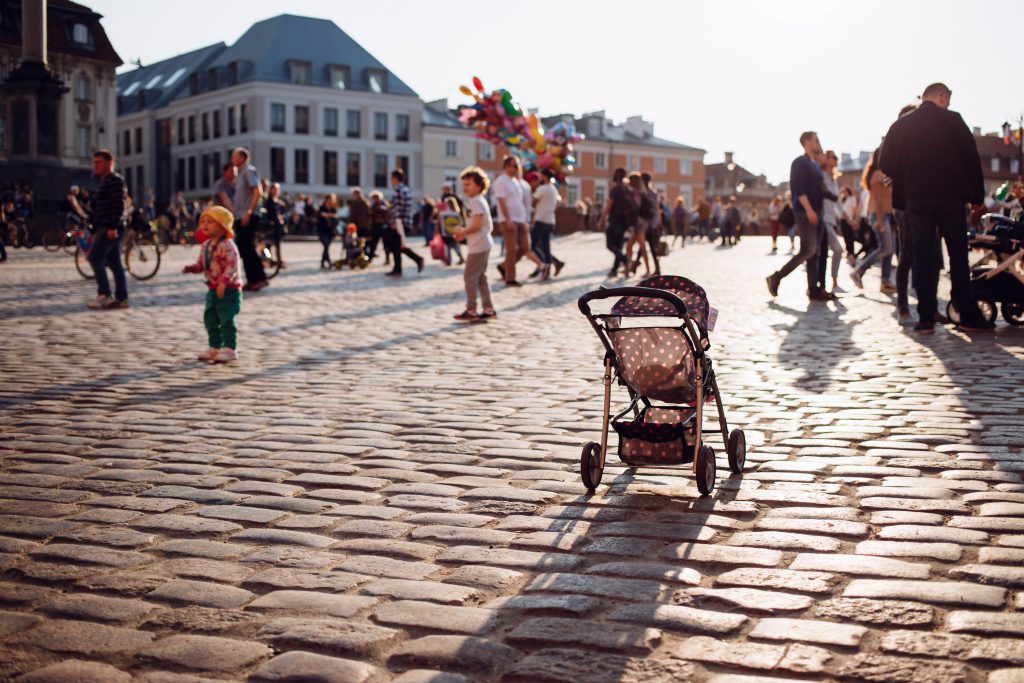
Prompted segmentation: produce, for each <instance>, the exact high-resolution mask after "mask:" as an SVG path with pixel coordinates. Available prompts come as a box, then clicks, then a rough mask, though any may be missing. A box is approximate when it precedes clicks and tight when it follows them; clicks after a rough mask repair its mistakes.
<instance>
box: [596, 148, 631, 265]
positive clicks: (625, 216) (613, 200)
mask: <svg viewBox="0 0 1024 683" xmlns="http://www.w3.org/2000/svg"><path fill="white" fill-rule="evenodd" d="M625 178H626V169H624V168H622V167H621V166H620V167H619V168H616V169H615V172H614V173H613V174H612V188H611V190H610V191H609V193H608V201H607V202H605V204H604V209H603V210H602V211H601V218H600V219H598V224H599V225H604V226H605V246H606V247H607V248H608V251H610V252H612V255H613V256H614V257H615V262H614V263H613V264H612V269H611V270H609V271H608V277H615V275H616V273H618V271H619V266H623V267H624V270H628V269H629V262H628V261H627V260H626V255H625V254H624V253H623V251H622V246H623V240H624V239H625V238H626V231H627V230H629V228H630V226H632V225H633V224H634V223H635V222H636V219H637V208H638V207H637V205H636V203H635V202H634V201H633V197H632V192H630V189H629V188H628V187H626V183H625V182H624V181H625Z"/></svg>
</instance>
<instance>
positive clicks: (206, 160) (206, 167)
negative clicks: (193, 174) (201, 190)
mask: <svg viewBox="0 0 1024 683" xmlns="http://www.w3.org/2000/svg"><path fill="white" fill-rule="evenodd" d="M200 163H201V164H202V167H203V184H202V185H200V187H209V186H210V155H209V154H204V155H203V160H202V161H201V162H200Z"/></svg>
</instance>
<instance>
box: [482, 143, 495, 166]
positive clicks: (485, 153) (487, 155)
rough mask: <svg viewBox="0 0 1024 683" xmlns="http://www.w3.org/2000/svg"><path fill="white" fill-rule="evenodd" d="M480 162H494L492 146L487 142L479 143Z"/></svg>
mask: <svg viewBox="0 0 1024 683" xmlns="http://www.w3.org/2000/svg"><path fill="white" fill-rule="evenodd" d="M480 160H481V161H494V145H492V144H491V143H489V142H481V143H480Z"/></svg>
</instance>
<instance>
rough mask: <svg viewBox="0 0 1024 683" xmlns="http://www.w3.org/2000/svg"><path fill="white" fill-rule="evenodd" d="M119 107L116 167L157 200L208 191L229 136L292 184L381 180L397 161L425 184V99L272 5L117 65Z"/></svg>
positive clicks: (298, 189)
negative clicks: (268, 15) (159, 57)
mask: <svg viewBox="0 0 1024 683" xmlns="http://www.w3.org/2000/svg"><path fill="white" fill-rule="evenodd" d="M118 109H119V118H118V123H119V126H120V128H121V133H120V134H119V136H118V141H117V148H118V149H117V151H118V154H119V158H120V160H121V167H122V169H123V170H124V171H125V178H126V179H127V180H128V181H129V184H130V187H131V190H132V193H133V195H135V196H136V198H139V197H141V195H142V194H143V192H144V191H145V188H146V187H153V188H155V190H156V195H157V203H158V204H161V203H163V202H166V201H168V200H169V199H170V197H171V196H172V195H173V193H174V192H175V191H177V190H182V191H183V192H184V193H185V195H186V196H187V197H190V198H206V197H209V195H210V188H211V186H212V184H213V183H214V182H215V181H216V180H217V178H218V177H219V176H220V173H221V165H222V164H224V163H227V160H228V158H229V153H230V150H231V149H232V148H234V147H237V146H244V147H248V148H249V149H250V150H251V151H252V154H253V157H252V160H253V163H254V164H255V165H256V167H257V168H258V169H259V170H260V172H261V173H262V174H263V176H264V177H267V178H270V179H271V180H273V181H275V182H280V183H281V184H282V186H283V188H284V189H285V191H288V192H291V193H292V194H296V193H301V194H313V195H316V196H318V197H319V196H320V195H323V194H326V193H328V192H339V193H347V192H348V189H349V187H351V186H354V185H359V186H361V187H362V188H363V189H364V190H365V191H366V192H369V191H370V190H372V189H382V190H383V189H386V188H387V187H388V179H389V175H390V172H391V171H392V170H393V169H395V168H403V169H404V170H405V171H406V176H407V179H408V182H409V185H410V187H411V188H412V189H413V192H414V193H415V194H419V193H420V191H421V188H422V187H423V179H422V178H421V177H419V176H420V173H419V169H421V168H422V167H423V160H422V156H423V126H422V115H423V102H422V100H420V98H419V97H418V96H417V95H416V93H415V92H414V91H413V90H412V89H411V88H410V87H409V86H408V85H406V84H405V83H403V82H402V81H401V80H400V79H399V78H398V77H397V76H396V75H394V74H393V73H391V72H390V71H389V70H388V69H387V68H386V67H384V65H383V64H381V63H380V62H379V61H378V60H377V59H375V58H374V57H373V56H372V55H370V54H369V53H368V52H367V51H366V50H364V49H363V48H362V47H361V46H360V45H359V44H358V43H356V42H355V41H354V40H353V39H352V38H351V37H349V36H348V35H347V34H346V33H345V32H344V31H342V30H341V29H340V28H338V26H337V25H335V24H334V23H333V22H331V21H328V20H325V19H313V18H308V17H298V16H293V15H287V14H285V15H281V16H278V17H274V18H272V19H267V20H265V21H261V22H259V23H256V24H254V25H253V26H252V27H251V28H250V29H249V30H248V31H246V32H245V34H243V35H242V37H241V38H239V39H238V41H237V42H236V43H235V44H234V45H231V46H226V45H224V44H223V43H220V44H217V45H210V46H208V47H205V48H202V49H200V50H195V51H193V52H190V53H186V54H183V55H179V56H177V57H172V58H171V59H168V60H165V61H163V62H159V63H158V64H154V65H152V66H147V67H144V68H141V69H136V70H134V71H131V72H128V73H125V74H122V75H121V76H119V77H118ZM129 171H130V174H129Z"/></svg>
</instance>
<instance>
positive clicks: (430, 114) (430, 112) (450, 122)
mask: <svg viewBox="0 0 1024 683" xmlns="http://www.w3.org/2000/svg"><path fill="white" fill-rule="evenodd" d="M423 125H424V126H436V127H438V128H460V129H462V130H469V128H466V127H465V126H463V125H462V122H461V121H459V117H458V116H456V115H455V113H454V112H452V111H451V110H450V109H445V110H444V111H440V110H438V109H436V108H434V107H432V106H430V105H429V104H428V105H426V106H425V107H423Z"/></svg>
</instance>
